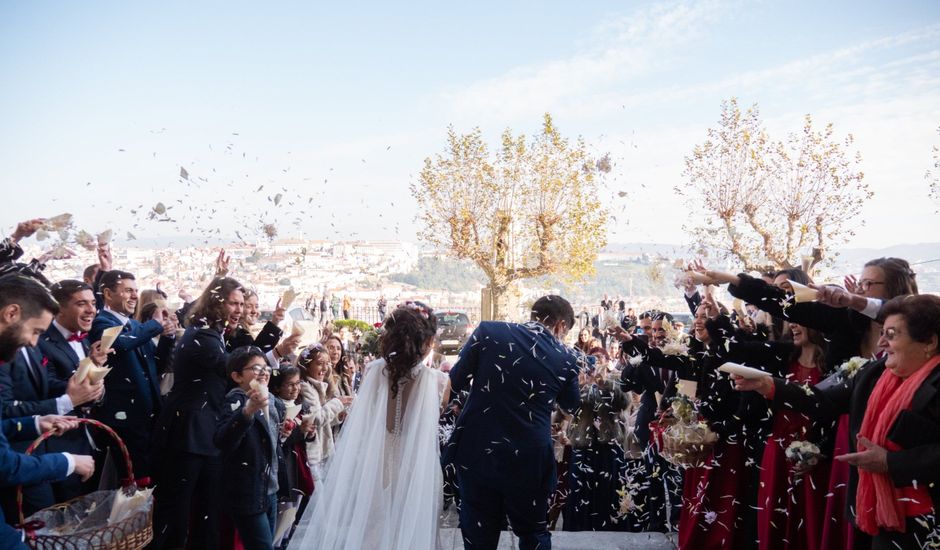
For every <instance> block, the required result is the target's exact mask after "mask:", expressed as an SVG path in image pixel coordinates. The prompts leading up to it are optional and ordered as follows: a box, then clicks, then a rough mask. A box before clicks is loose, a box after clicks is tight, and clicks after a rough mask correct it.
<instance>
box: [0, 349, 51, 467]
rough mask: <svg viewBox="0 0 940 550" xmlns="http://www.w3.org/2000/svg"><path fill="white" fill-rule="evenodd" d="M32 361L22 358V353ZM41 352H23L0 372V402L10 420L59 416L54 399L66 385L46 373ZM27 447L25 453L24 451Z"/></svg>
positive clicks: (17, 354)
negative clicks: (48, 415)
mask: <svg viewBox="0 0 940 550" xmlns="http://www.w3.org/2000/svg"><path fill="white" fill-rule="evenodd" d="M22 350H25V351H26V354H27V355H28V356H29V361H28V362H27V360H26V358H25V357H23V351H22ZM43 363H44V361H43V358H42V354H41V353H40V352H39V348H30V347H27V348H21V349H20V350H18V351H17V353H16V357H15V358H14V359H13V361H11V362H10V363H9V364H7V365H4V367H3V368H0V400H2V410H3V415H4V416H8V417H11V418H12V417H18V416H33V415H39V416H42V415H46V414H57V413H58V409H57V407H56V402H55V398H56V397H58V396H60V395H62V394H63V393H65V387H66V384H65V382H62V381H60V380H56V379H52V378H50V376H49V375H48V373H47V372H46V369H47V366H46V365H44V364H43ZM25 449H26V447H25V446H24V447H23V449H22V450H25Z"/></svg>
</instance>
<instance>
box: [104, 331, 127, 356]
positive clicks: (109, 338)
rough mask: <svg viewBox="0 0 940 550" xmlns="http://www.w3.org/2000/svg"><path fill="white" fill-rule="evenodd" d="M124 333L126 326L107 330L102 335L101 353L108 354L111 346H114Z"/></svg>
mask: <svg viewBox="0 0 940 550" xmlns="http://www.w3.org/2000/svg"><path fill="white" fill-rule="evenodd" d="M123 331H124V325H118V326H116V327H111V328H106V329H104V331H102V333H101V351H103V352H105V353H107V351H108V350H109V349H111V346H112V345H113V344H114V341H115V340H117V337H118V336H119V335H120V334H121V332H123Z"/></svg>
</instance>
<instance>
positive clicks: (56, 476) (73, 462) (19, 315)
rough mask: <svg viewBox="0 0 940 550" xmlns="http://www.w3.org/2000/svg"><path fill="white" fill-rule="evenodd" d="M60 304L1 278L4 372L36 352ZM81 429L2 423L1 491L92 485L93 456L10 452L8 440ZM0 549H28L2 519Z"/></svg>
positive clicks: (20, 281) (46, 419) (46, 420)
mask: <svg viewBox="0 0 940 550" xmlns="http://www.w3.org/2000/svg"><path fill="white" fill-rule="evenodd" d="M58 309H59V306H58V304H57V303H56V302H55V300H54V299H53V298H52V296H51V295H50V294H49V291H48V290H46V288H45V287H43V286H42V285H41V284H39V283H38V282H36V281H35V280H33V279H31V278H28V277H24V276H22V275H18V274H12V275H6V276H3V277H0V362H2V364H0V369H2V368H9V365H8V364H7V363H8V362H9V361H11V360H12V359H13V358H14V357H15V356H16V354H17V353H18V351H19V349H20V348H21V347H23V346H35V345H36V342H37V340H38V339H39V335H40V334H42V333H43V332H44V331H45V330H46V329H47V328H48V327H49V323H51V322H52V316H53V314H54V313H56V312H57V311H58ZM77 425H78V424H77V423H76V422H74V420H70V419H69V418H68V417H62V416H56V415H48V416H42V417H39V416H34V417H32V418H10V419H4V420H3V421H2V433H0V487H3V488H4V489H3V490H4V491H10V490H13V487H14V486H16V485H21V484H33V483H40V482H44V481H59V480H62V479H65V478H66V477H67V476H69V475H70V474H72V472H75V473H78V474H80V475H81V476H82V478H84V479H88V478H89V477H91V475H92V474H93V473H94V470H95V462H94V460H93V459H92V458H91V457H90V456H79V455H71V454H69V453H50V454H46V455H42V456H27V455H24V454H20V453H17V452H14V451H13V450H12V449H10V444H9V443H8V441H7V438H10V439H14V438H15V439H35V438H36V437H38V436H39V433H40V432H42V431H47V430H56V431H58V432H60V433H61V432H64V431H66V430H68V429H71V428H74V427H76V426H77ZM0 548H3V549H6V548H16V549H25V548H27V547H26V545H25V544H23V536H22V533H20V532H18V531H17V530H15V529H13V527H11V526H9V525H7V523H6V521H5V518H3V517H2V514H0Z"/></svg>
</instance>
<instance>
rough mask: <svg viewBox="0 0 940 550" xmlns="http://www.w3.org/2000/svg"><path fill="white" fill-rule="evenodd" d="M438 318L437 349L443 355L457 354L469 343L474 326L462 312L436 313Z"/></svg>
mask: <svg viewBox="0 0 940 550" xmlns="http://www.w3.org/2000/svg"><path fill="white" fill-rule="evenodd" d="M434 316H435V317H436V318H437V349H438V351H439V352H441V353H443V354H445V355H446V354H448V353H456V352H459V351H460V348H462V347H463V346H464V344H466V343H467V339H468V338H470V334H472V333H473V326H472V325H471V324H470V317H468V316H467V314H466V313H464V312H462V311H453V310H450V311H435V312H434Z"/></svg>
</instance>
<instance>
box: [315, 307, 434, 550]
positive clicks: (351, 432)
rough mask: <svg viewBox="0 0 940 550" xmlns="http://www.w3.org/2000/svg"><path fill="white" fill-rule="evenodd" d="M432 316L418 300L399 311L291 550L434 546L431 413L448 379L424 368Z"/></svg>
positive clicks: (409, 549) (425, 549)
mask: <svg viewBox="0 0 940 550" xmlns="http://www.w3.org/2000/svg"><path fill="white" fill-rule="evenodd" d="M436 333H437V320H436V319H435V317H434V314H433V312H432V311H431V309H430V308H429V307H427V306H426V305H424V304H422V303H420V302H406V303H405V304H402V305H400V306H398V307H397V308H396V309H395V310H394V311H393V312H392V313H391V314H390V315H389V316H388V318H387V319H386V321H385V325H384V331H383V333H382V335H381V337H380V340H379V350H380V354H381V356H382V358H381V359H378V360H376V361H373V362H372V363H369V365H367V366H366V372H365V375H364V377H363V381H362V386H361V387H360V389H359V393H358V395H357V396H356V400H355V401H354V402H353V405H352V406H351V408H350V410H349V416H348V417H347V419H346V423H345V425H344V427H343V431H342V432H341V435H340V437H339V441H338V442H337V445H336V452H335V454H334V455H333V458H332V459H331V460H330V462H329V464H328V465H327V472H326V475H325V476H324V480H325V481H324V482H323V484H322V485H320V486H317V488H316V490H315V492H314V495H313V502H311V505H310V509H309V510H308V511H307V513H306V514H305V517H304V520H303V521H304V522H306V523H307V529H306V532H305V534H304V538H303V540H302V541H301V543H300V545H299V548H314V549H322V550H332V549H336V550H341V549H349V550H357V549H370V550H371V549H387V550H433V549H435V548H440V546H441V545H440V543H439V539H438V518H439V516H440V512H441V502H442V475H441V467H440V458H439V455H440V447H439V444H438V417H439V416H440V413H441V408H442V407H443V405H444V404H446V403H447V401H448V400H449V397H450V380H449V379H448V377H447V375H446V374H445V373H443V372H441V371H438V370H433V369H430V368H428V367H425V366H424V363H425V359H426V357H427V356H428V354H429V353H430V352H431V350H432V348H433V344H434V337H435V335H436Z"/></svg>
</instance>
